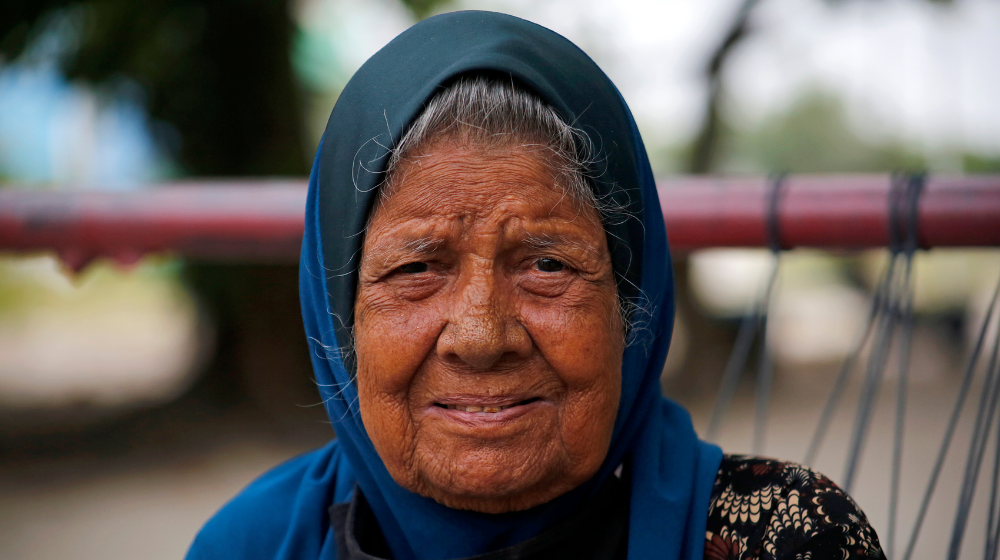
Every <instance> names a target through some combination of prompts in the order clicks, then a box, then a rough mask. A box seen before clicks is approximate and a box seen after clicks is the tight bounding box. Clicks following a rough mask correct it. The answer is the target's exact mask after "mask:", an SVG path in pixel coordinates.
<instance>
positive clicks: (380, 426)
mask: <svg viewBox="0 0 1000 560" xmlns="http://www.w3.org/2000/svg"><path fill="white" fill-rule="evenodd" d="M403 167H404V169H400V171H402V172H403V173H402V174H401V175H400V176H402V177H405V179H406V180H405V181H399V182H398V183H397V186H396V188H395V189H393V191H394V192H393V193H392V194H391V195H390V196H388V197H387V198H385V199H384V200H383V201H382V203H381V204H380V205H379V206H378V207H377V209H376V210H375V213H374V215H373V216H372V219H371V220H370V222H369V231H368V235H367V237H366V239H365V245H364V250H363V253H362V258H361V266H360V274H359V286H358V296H357V299H356V303H355V317H356V323H355V327H356V330H355V337H356V350H357V357H358V397H359V405H360V411H361V418H362V421H363V422H364V425H365V429H366V431H367V432H368V434H369V436H370V438H371V440H372V442H373V444H374V445H375V448H376V450H377V451H378V453H379V456H380V457H381V458H382V460H383V462H384V463H385V465H386V468H387V469H388V471H389V473H390V474H391V475H392V476H393V478H394V479H395V480H396V481H397V482H398V483H399V484H401V485H402V486H403V487H405V488H408V489H410V490H412V491H414V492H417V493H419V494H421V495H424V496H428V497H430V498H432V499H434V500H437V501H438V502H440V503H442V504H445V505H447V506H450V507H455V508H459V509H471V510H475V511H482V512H488V513H499V512H504V511H514V510H522V509H527V508H530V507H533V506H535V505H538V504H541V503H544V502H547V501H550V500H552V499H553V498H555V497H557V496H559V495H561V494H563V493H565V492H567V491H569V490H570V489H572V488H574V487H576V486H578V485H579V484H581V483H583V482H584V481H586V480H587V479H588V478H590V477H591V476H592V475H593V474H594V473H595V472H596V471H597V469H598V468H599V467H600V465H601V463H602V462H603V460H604V456H605V454H606V453H607V449H608V446H609V444H610V437H611V431H612V428H613V424H614V419H615V415H616V413H617V406H618V400H619V395H620V391H621V378H620V375H621V356H622V351H623V334H622V331H623V327H622V323H621V320H620V316H619V314H618V308H617V305H618V304H617V293H616V289H615V281H614V276H613V273H612V270H611V259H610V254H609V252H608V249H607V242H606V237H605V234H604V230H603V228H602V227H601V225H600V219H599V217H598V216H597V212H596V211H595V210H593V209H590V210H589V212H588V211H586V208H585V207H584V209H583V210H581V205H580V204H578V203H576V202H575V201H573V200H572V197H569V198H567V197H565V192H564V190H563V189H561V188H559V187H558V186H557V185H556V181H557V179H556V178H555V177H554V176H553V173H552V171H551V169H550V167H549V166H548V165H547V163H546V162H545V161H544V160H543V159H541V158H539V157H538V154H537V153H533V152H525V151H520V150H516V149H514V150H508V151H506V152H503V153H497V152H496V151H495V150H492V149H486V150H477V149H474V148H470V147H469V146H468V145H465V144H460V145H448V144H446V143H441V142H437V143H435V149H434V150H430V149H428V150H426V151H425V154H424V157H422V158H420V159H419V160H407V161H405V162H404V163H403ZM541 258H554V259H557V260H558V261H560V262H562V263H564V264H563V267H562V268H561V269H558V270H555V271H549V272H545V271H542V270H540V269H538V268H537V263H538V261H539V259H541ZM414 262H422V263H426V265H427V269H426V271H421V272H417V273H410V272H401V271H400V267H401V266H403V265H406V264H409V263H414ZM407 270H409V269H407ZM451 398H458V399H459V400H462V399H464V402H487V401H488V402H508V401H510V400H511V399H521V398H532V399H538V400H537V401H536V402H533V403H532V404H530V405H526V406H524V408H522V409H521V410H523V411H527V412H524V413H523V414H521V415H519V416H516V417H512V419H511V420H509V421H505V422H492V423H491V422H481V423H475V422H474V423H473V424H468V423H466V422H465V421H464V420H456V419H455V415H452V414H450V413H452V412H456V413H457V412H458V411H447V413H446V412H445V409H443V408H441V407H440V406H436V404H440V402H439V401H441V400H442V399H451ZM509 404H515V403H509ZM516 408H518V407H513V409H516ZM505 412H506V411H505ZM461 414H465V415H467V416H470V417H471V416H476V415H477V414H479V415H487V416H488V415H490V414H491V413H486V412H483V413H465V412H462V413H461ZM497 414H502V413H497ZM462 418H465V417H462Z"/></svg>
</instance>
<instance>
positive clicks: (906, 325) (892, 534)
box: [886, 175, 924, 558]
mask: <svg viewBox="0 0 1000 560" xmlns="http://www.w3.org/2000/svg"><path fill="white" fill-rule="evenodd" d="M923 190H924V176H923V175H914V176H913V177H911V178H910V180H909V181H908V184H907V192H906V195H907V196H906V204H907V208H906V211H907V224H906V226H907V227H906V235H905V237H904V239H903V254H904V255H905V264H906V266H905V268H904V272H903V286H904V290H905V292H904V293H903V294H902V319H901V321H902V340H901V341H900V348H899V370H898V379H897V383H896V418H895V426H894V428H893V446H892V467H891V474H890V479H889V527H888V531H887V534H886V553H887V554H886V555H887V557H888V558H893V554H894V552H895V550H894V549H895V545H896V524H897V513H898V511H899V487H900V476H901V473H902V468H903V432H904V429H905V427H906V396H907V390H908V386H909V372H910V349H911V345H912V341H913V284H912V280H911V279H912V274H913V256H914V254H915V253H916V250H917V235H918V232H919V231H920V226H919V224H918V223H917V220H918V218H919V211H918V210H919V204H920V195H921V194H922V193H923Z"/></svg>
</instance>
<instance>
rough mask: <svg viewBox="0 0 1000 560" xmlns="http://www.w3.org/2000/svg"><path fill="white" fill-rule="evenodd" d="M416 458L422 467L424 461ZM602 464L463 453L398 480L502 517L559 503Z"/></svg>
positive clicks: (459, 506) (456, 506) (448, 501)
mask: <svg viewBox="0 0 1000 560" xmlns="http://www.w3.org/2000/svg"><path fill="white" fill-rule="evenodd" d="M534 451H536V452H537V451H539V449H535V450H534ZM497 454H499V455H500V456H499V457H497V456H496V455H497ZM602 456H603V454H602ZM512 457H518V459H516V460H511V459H512ZM415 459H417V462H418V463H419V457H415ZM463 459H464V460H463ZM600 464H601V462H600V461H596V460H592V461H587V462H585V464H580V463H576V464H575V465H574V464H573V462H572V461H571V460H570V459H569V458H568V457H562V458H555V457H553V458H549V459H548V460H546V461H541V462H539V461H538V457H537V455H535V454H532V453H528V454H520V453H511V452H509V451H508V452H506V453H503V452H497V451H495V450H494V451H493V452H485V453H483V452H480V453H469V454H463V456H462V457H460V458H459V459H457V460H451V461H447V462H446V464H444V465H441V457H440V455H436V456H434V457H433V463H432V464H428V465H426V466H425V467H424V468H419V469H418V472H416V473H414V475H415V476H407V477H403V478H402V480H401V479H397V482H399V483H400V485H402V486H404V487H406V488H408V489H409V490H411V491H414V492H416V493H418V494H420V495H422V496H425V497H427V498H431V499H432V500H434V501H436V502H438V503H439V504H442V505H445V506H447V507H450V508H454V509H462V510H471V511H477V512H480V513H491V514H497V513H508V512H512V511H522V510H526V509H530V508H533V507H535V506H538V505H541V504H544V503H546V502H549V501H551V500H554V499H555V498H558V497H559V496H561V495H563V494H565V493H567V492H569V491H570V490H572V489H573V488H576V487H577V486H579V485H580V484H583V483H584V482H585V481H587V480H588V479H590V477H592V476H593V475H594V474H595V473H596V472H597V470H598V468H599V467H600ZM439 465H440V466H439ZM407 482H409V483H410V484H407Z"/></svg>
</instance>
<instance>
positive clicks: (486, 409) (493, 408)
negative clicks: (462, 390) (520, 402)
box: [448, 404, 516, 413]
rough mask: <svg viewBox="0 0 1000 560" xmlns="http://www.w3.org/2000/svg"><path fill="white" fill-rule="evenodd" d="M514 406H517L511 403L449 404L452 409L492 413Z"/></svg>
mask: <svg viewBox="0 0 1000 560" xmlns="http://www.w3.org/2000/svg"><path fill="white" fill-rule="evenodd" d="M512 406H516V405H513V404H511V405H507V406H492V405H490V406H462V405H456V404H449V405H448V408H450V409H451V410H461V411H463V412H491V413H497V412H500V411H501V410H506V409H508V408H510V407H512Z"/></svg>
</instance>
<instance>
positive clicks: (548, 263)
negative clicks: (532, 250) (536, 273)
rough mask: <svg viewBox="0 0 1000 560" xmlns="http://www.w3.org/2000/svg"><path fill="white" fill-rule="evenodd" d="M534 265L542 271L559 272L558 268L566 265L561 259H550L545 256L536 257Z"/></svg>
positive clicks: (560, 268)
mask: <svg viewBox="0 0 1000 560" xmlns="http://www.w3.org/2000/svg"><path fill="white" fill-rule="evenodd" d="M535 266H537V267H538V270H540V271H542V272H559V271H560V270H562V269H563V268H565V267H566V265H564V264H563V263H562V261H558V260H556V259H550V258H547V257H546V258H544V259H538V262H537V263H535Z"/></svg>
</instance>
